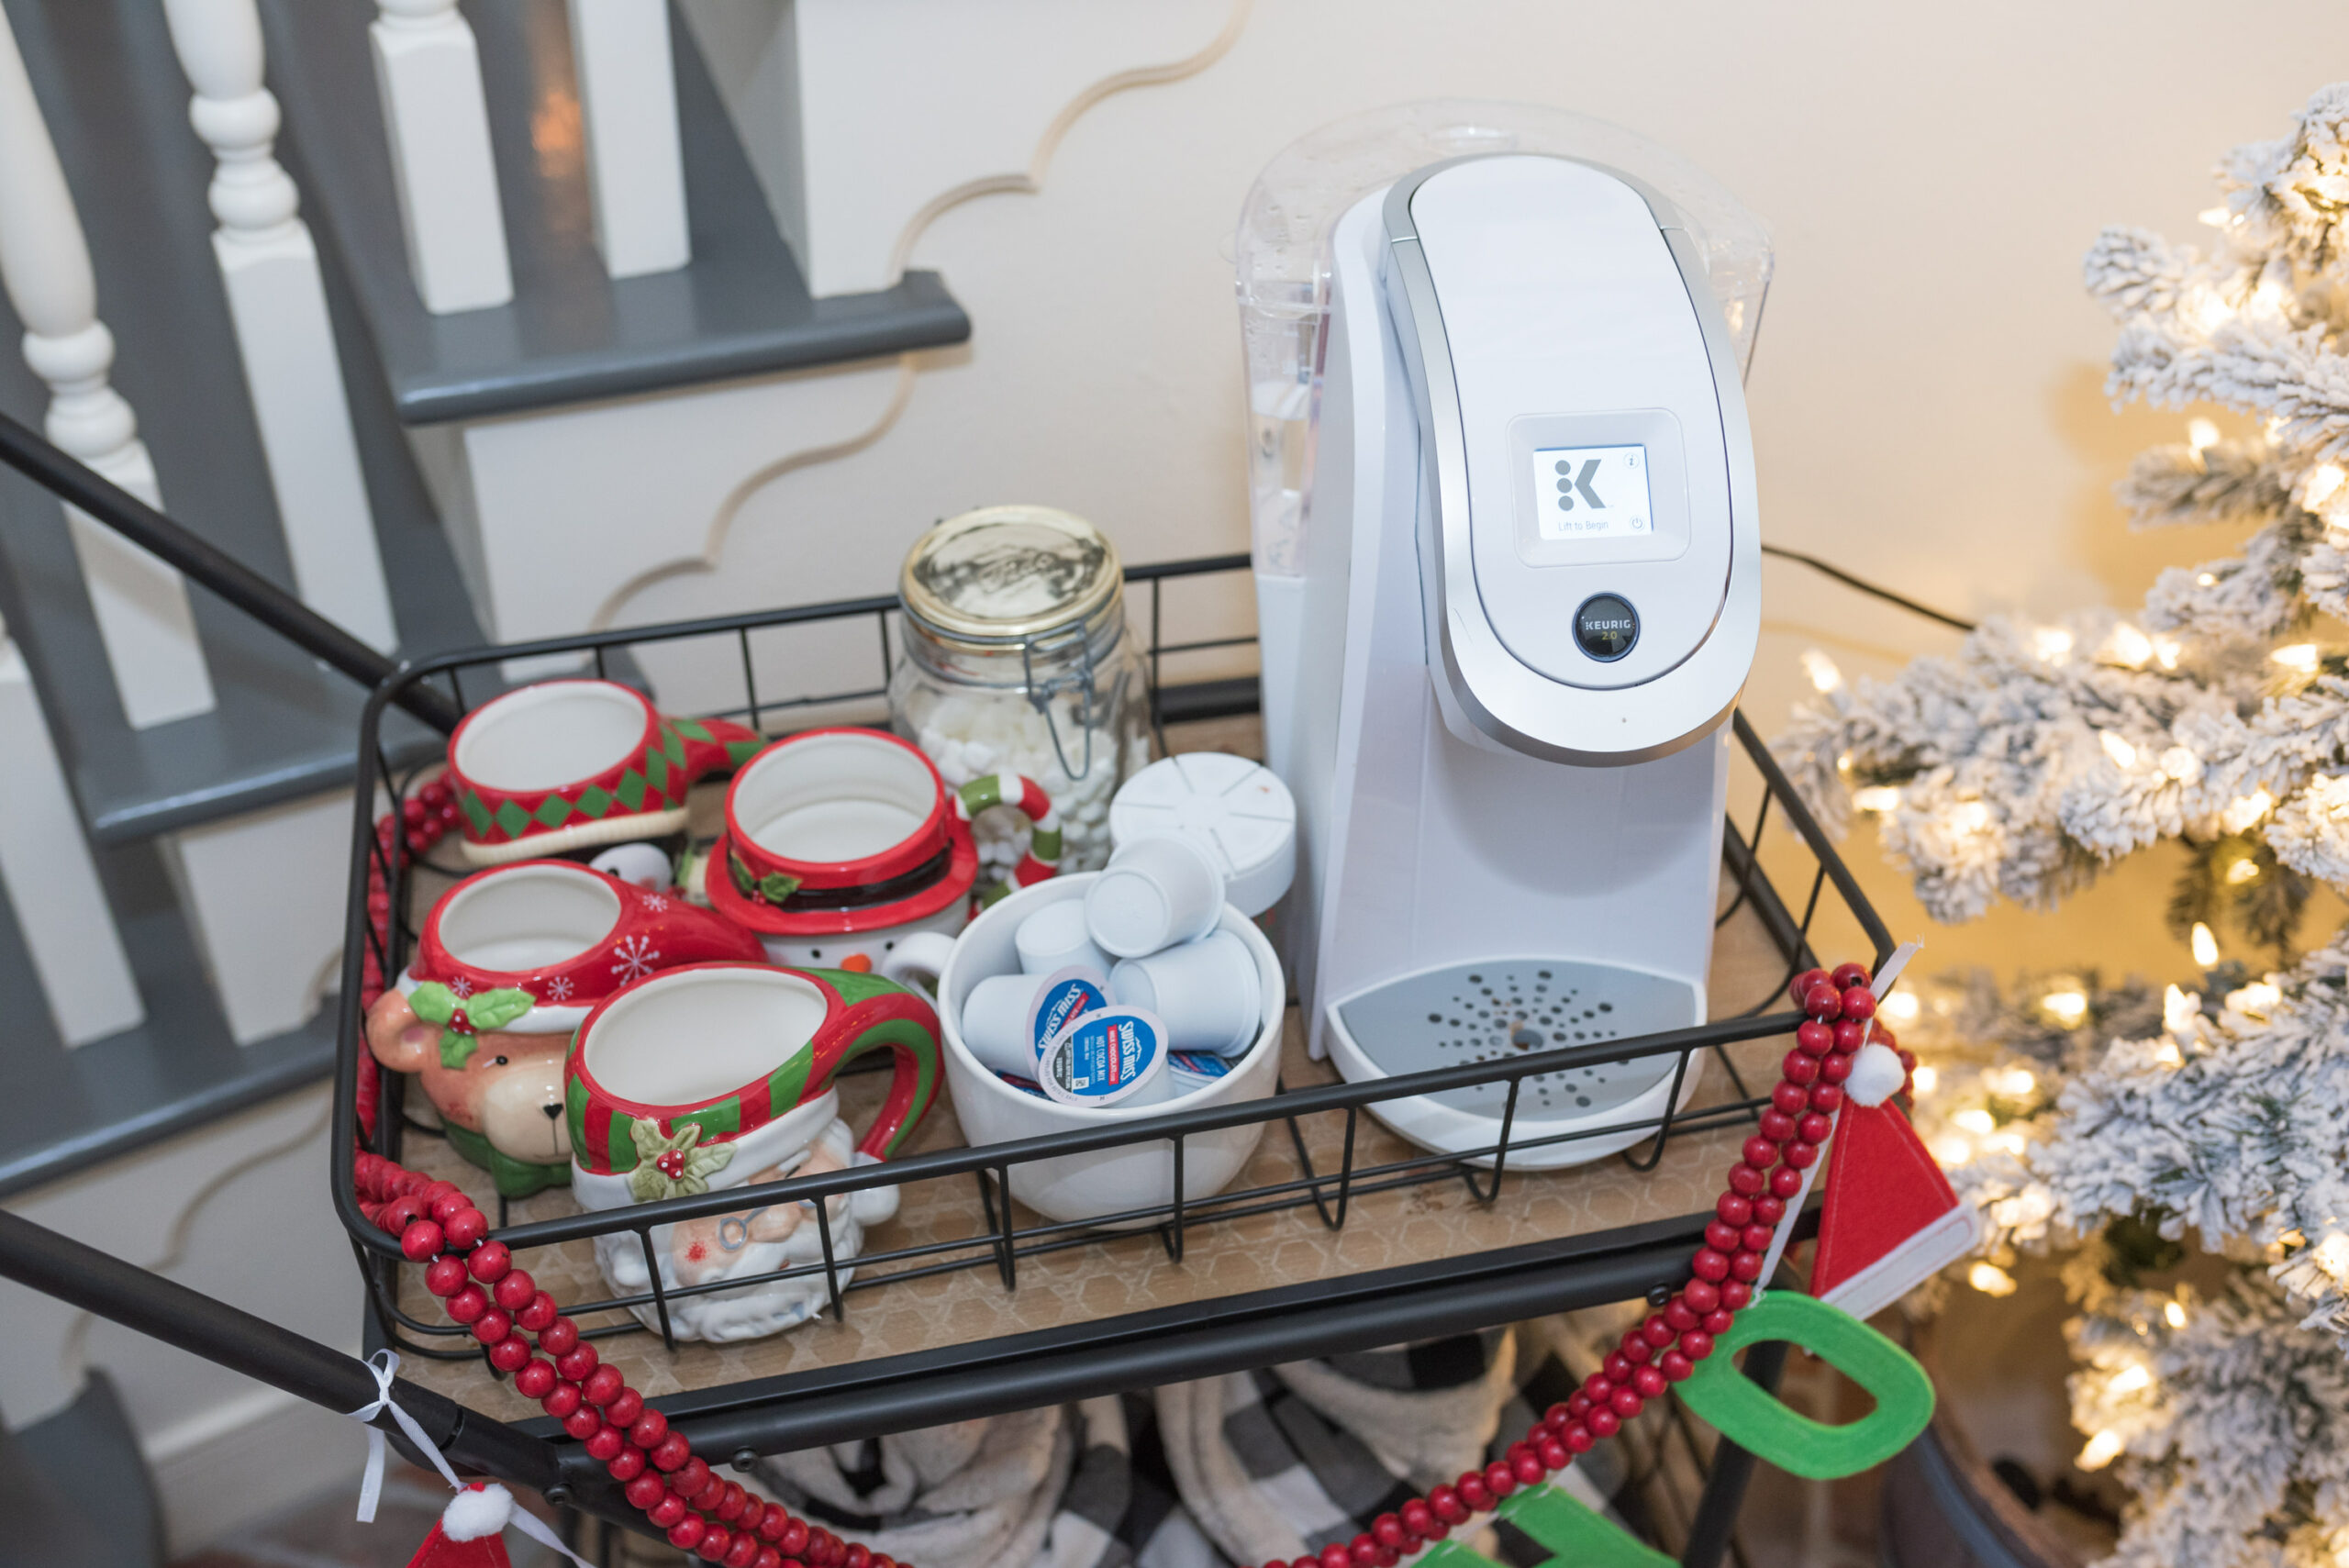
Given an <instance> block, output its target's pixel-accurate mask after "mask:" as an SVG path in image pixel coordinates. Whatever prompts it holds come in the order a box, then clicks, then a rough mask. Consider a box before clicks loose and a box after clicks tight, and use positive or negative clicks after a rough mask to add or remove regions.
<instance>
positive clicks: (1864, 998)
mask: <svg viewBox="0 0 2349 1568" xmlns="http://www.w3.org/2000/svg"><path fill="white" fill-rule="evenodd" d="M1842 1006H1843V1016H1844V1017H1845V1018H1850V1019H1852V1020H1854V1022H1856V1023H1863V1024H1864V1023H1866V1022H1867V1021H1868V1020H1869V1019H1870V1018H1875V1017H1876V993H1874V992H1872V991H1870V990H1869V989H1868V988H1867V987H1866V986H1865V985H1854V986H1853V987H1852V988H1851V989H1850V990H1848V991H1846V992H1844V993H1843V1002H1842Z"/></svg>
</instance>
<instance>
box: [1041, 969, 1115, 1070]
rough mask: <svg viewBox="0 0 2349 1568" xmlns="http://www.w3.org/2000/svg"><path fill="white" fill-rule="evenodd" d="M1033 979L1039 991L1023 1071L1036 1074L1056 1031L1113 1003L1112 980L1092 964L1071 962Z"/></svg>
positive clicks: (1058, 1031)
mask: <svg viewBox="0 0 2349 1568" xmlns="http://www.w3.org/2000/svg"><path fill="white" fill-rule="evenodd" d="M1030 984H1034V985H1035V986H1036V995H1035V997H1034V999H1033V1000H1032V1001H1030V1003H1029V1005H1028V1045H1029V1055H1028V1064H1027V1066H1025V1067H1024V1068H1022V1069H1020V1071H1021V1073H1023V1074H1024V1075H1025V1076H1028V1077H1033V1076H1035V1073H1036V1062H1037V1061H1038V1060H1039V1059H1040V1058H1041V1057H1042V1056H1043V1054H1044V1047H1045V1045H1046V1044H1047V1043H1048V1042H1049V1041H1050V1040H1052V1037H1053V1036H1054V1035H1056V1034H1058V1033H1060V1032H1061V1030H1063V1029H1066V1028H1068V1026H1069V1025H1070V1024H1071V1023H1073V1022H1074V1021H1075V1020H1076V1019H1077V1018H1081V1017H1083V1016H1084V1015H1085V1014H1086V1013H1091V1012H1097V1011H1099V1010H1100V1009H1101V1008H1103V1007H1106V1006H1108V1005H1109V982H1108V980H1106V979H1104V978H1103V977H1102V973H1101V972H1100V971H1099V970H1097V969H1095V968H1094V967H1092V966H1091V965H1090V964H1071V965H1069V966H1068V967H1067V968H1066V969H1062V970H1057V971H1055V972H1054V973H1051V974H1048V975H1046V976H1045V977H1044V978H1043V980H1042V981H1041V982H1036V981H1032V980H1031V981H1030Z"/></svg>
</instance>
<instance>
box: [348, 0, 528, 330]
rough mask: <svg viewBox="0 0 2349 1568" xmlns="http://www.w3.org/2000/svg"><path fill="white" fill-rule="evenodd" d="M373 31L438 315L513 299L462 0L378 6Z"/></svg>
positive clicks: (414, 263) (409, 209)
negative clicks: (459, 0)
mask: <svg viewBox="0 0 2349 1568" xmlns="http://www.w3.org/2000/svg"><path fill="white" fill-rule="evenodd" d="M376 4H377V10H378V12H379V15H378V16H377V17H376V19H375V21H374V23H373V26H372V27H370V28H368V39H369V42H370V44H371V45H372V46H373V51H374V57H375V91H376V94H377V95H378V96H379V97H381V98H382V100H383V104H384V135H385V136H386V138H387V139H389V140H390V142H391V153H392V177H393V182H394V183H395V185H396V186H397V188H398V191H399V203H400V228H401V231H402V232H403V234H405V236H406V239H407V259H408V267H409V270H410V271H411V272H413V273H414V274H415V276H416V291H417V294H418V295H422V296H423V299H424V307H425V309H427V310H429V311H431V312H432V313H433V314H434V315H436V316H445V315H448V314H450V313H451V312H454V311H460V310H479V309H482V308H484V306H493V305H504V304H505V303H506V302H507V301H508V300H510V299H512V298H513V297H514V274H513V269H512V267H511V265H510V264H509V263H508V261H507V255H506V219H505V215H504V213H503V212H502V211H501V210H500V208H499V206H498V205H497V166H496V164H495V161H493V160H492V158H491V155H490V148H489V110H488V107H487V106H486V105H485V103H484V100H483V97H482V86H481V55H480V52H479V51H478V50H476V49H475V48H474V46H473V28H471V27H469V26H467V25H466V22H465V19H464V18H463V17H461V16H459V15H458V14H457V3H456V0H376Z"/></svg>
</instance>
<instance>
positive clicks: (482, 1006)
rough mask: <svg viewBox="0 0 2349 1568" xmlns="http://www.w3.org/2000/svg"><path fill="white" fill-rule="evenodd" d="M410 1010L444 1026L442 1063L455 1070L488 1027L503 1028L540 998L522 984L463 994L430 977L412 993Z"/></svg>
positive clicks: (442, 1027) (442, 1029) (463, 1062)
mask: <svg viewBox="0 0 2349 1568" xmlns="http://www.w3.org/2000/svg"><path fill="white" fill-rule="evenodd" d="M407 1005H408V1008H409V1010H410V1011H412V1012H413V1013H415V1014H416V1016H417V1018H422V1019H423V1020H424V1021H425V1022H426V1023H428V1024H439V1025H440V1065H441V1066H443V1067H446V1068H449V1069H450V1070H451V1071H452V1072H453V1071H454V1070H455V1069H457V1068H460V1067H462V1066H463V1065H464V1064H465V1062H466V1061H467V1060H468V1059H469V1058H471V1057H472V1055H473V1047H474V1046H475V1045H476V1044H478V1043H479V1041H478V1040H476V1039H475V1038H474V1037H475V1036H477V1035H478V1034H480V1033H481V1031H482V1030H484V1029H504V1028H505V1027H506V1026H507V1024H510V1023H512V1022H513V1021H514V1020H515V1019H517V1018H520V1017H521V1016H522V1015H523V1014H525V1013H527V1012H529V1010H530V1009H531V1008H532V1007H534V1006H537V1005H538V998H537V997H535V996H533V995H530V994H529V992H528V991H524V990H522V989H520V988H519V987H518V986H506V987H503V988H501V989H498V990H495V991H476V992H474V993H473V995H470V996H460V995H457V994H456V993H455V992H454V991H451V989H450V988H449V987H448V986H446V985H443V984H440V982H439V981H437V980H428V981H426V982H425V983H424V984H421V985H418V986H417V988H416V989H415V990H413V991H411V992H409V993H408V995H407Z"/></svg>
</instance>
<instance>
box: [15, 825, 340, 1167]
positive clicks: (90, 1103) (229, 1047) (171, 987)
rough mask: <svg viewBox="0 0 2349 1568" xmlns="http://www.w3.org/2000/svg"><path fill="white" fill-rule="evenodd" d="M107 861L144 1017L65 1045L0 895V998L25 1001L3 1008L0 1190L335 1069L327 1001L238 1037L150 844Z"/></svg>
mask: <svg viewBox="0 0 2349 1568" xmlns="http://www.w3.org/2000/svg"><path fill="white" fill-rule="evenodd" d="M103 858H104V862H105V868H106V881H107V886H108V892H109V893H110V894H111V895H113V899H114V904H115V911H116V917H117V920H118V921H119V923H120V925H121V929H122V940H123V945H124V947H125V948H126V949H128V952H129V955H130V963H131V968H132V970H133V972H134V973H137V975H138V976H139V993H140V995H142V996H143V997H144V998H145V1000H146V1004H147V1021H146V1022H145V1023H143V1024H141V1025H139V1027H138V1028H136V1029H125V1030H123V1031H122V1032H121V1033H120V1034H116V1035H109V1036H108V1037H106V1039H104V1040H95V1041H93V1042H92V1043H90V1044H88V1045H85V1046H83V1047H81V1048H79V1049H78V1050H69V1049H67V1048H66V1046H65V1045H64V1044H63V1043H62V1042H61V1040H59V1039H58V1037H57V1032H56V1029H55V1026H54V1025H53V1024H52V1023H51V1022H50V1017H49V1013H48V1010H47V1008H46V1007H44V1006H40V1005H39V1002H38V998H39V996H40V994H41V993H40V990H39V981H38V980H37V979H36V977H35V974H34V972H33V968H32V961H31V959H30V957H29V955H28V953H27V952H26V951H25V946H24V941H23V939H22V937H21V935H20V933H19V930H18V928H17V911H16V910H14V909H12V908H10V906H9V905H10V900H9V899H6V898H0V995H6V996H8V997H11V998H17V999H21V1000H22V1001H23V1002H24V1004H25V1005H23V1006H11V1007H10V1008H9V1013H8V1037H7V1064H8V1073H7V1079H8V1092H7V1093H6V1095H0V1197H6V1196H7V1195H10V1194H13V1193H17V1192H21V1191H23V1190H25V1189H26V1188H28V1187H33V1186H38V1185H39V1184H42V1183H44V1182H50V1181H54V1180H56V1179H58V1178H59V1177H62V1176H69V1175H72V1174H73V1173H76V1172H79V1171H83V1170H85V1169H87V1168H89V1167H90V1166H92V1165H95V1164H97V1163H99V1162H103V1161H106V1160H111V1159H113V1158H115V1157H117V1155H121V1154H125V1153H128V1152H129V1151H132V1150H135V1149H139V1148H142V1147H144V1146H145V1145H147V1144H150V1143H154V1142H157V1141H160V1140H162V1139H166V1138H171V1137H173V1136H175V1135H177V1134H179V1133H183V1132H186V1131H189V1130H190V1129H194V1128H196V1127H199V1126H201V1125H203V1124H204V1123H206V1122H207V1121H211V1120H213V1119H215V1118H218V1117H223V1116H227V1115H228V1114H230V1113H231V1112H234V1111H238V1110H241V1109H243V1108H245V1107H246V1106H252V1105H257V1104H259V1103H261V1102H262V1101H263V1100H267V1099H271V1098H273V1097H274V1096H276V1095H282V1094H284V1093H286V1092H287V1091H289V1090H292V1089H296V1088H299V1087H301V1086H302V1085H303V1084H308V1083H311V1082H312V1081H314V1080H316V1079H318V1078H321V1077H324V1076H325V1075H326V1074H327V1073H329V1072H330V1071H332V1069H333V1066H334V1029H333V1023H332V1015H331V1013H330V1012H329V1011H321V1012H320V1013H319V1014H318V1015H317V1017H316V1018H312V1019H311V1020H310V1022H309V1023H308V1024H306V1025H305V1026H304V1027H303V1028H301V1029H295V1030H294V1031H292V1032H290V1033H287V1034H284V1035H278V1036H275V1037H273V1038H272V1039H269V1040H260V1041H257V1042H256V1043H254V1044H252V1045H248V1046H239V1045H238V1044H237V1043H236V1041H235V1040H233V1039H231V1038H230V1036H229V1034H228V1023H227V1021H226V1020H225V1019H224V1018H222V1017H221V1013H220V1007H219V1004H218V1003H217V1001H216V1000H214V997H213V993H212V986H211V984H210V982H209V981H208V980H206V977H205V974H204V969H203V964H202V962H201V961H200V960H199V959H198V958H197V956H196V951H195V944H194V942H193V940H191V938H190V936H189V934H188V929H187V927H186V924H185V922H184V920H183V918H182V917H181V916H180V913H179V911H178V909H177V908H176V907H175V906H174V905H173V900H172V891H171V886H170V884H169V881H168V879H167V878H166V877H165V876H164V874H163V870H162V865H161V861H160V859H159V858H158V854H157V851H156V849H155V847H154V846H153V845H151V844H139V845H132V846H129V847H128V848H125V849H120V850H116V851H110V852H109V853H107V854H106V856H104V857H103ZM24 902H25V903H28V904H30V903H31V902H32V901H31V900H25V901H24ZM33 907H35V908H37V907H38V905H33Z"/></svg>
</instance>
